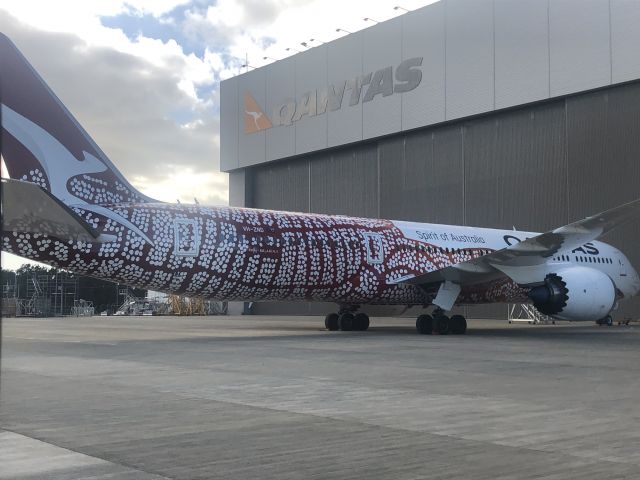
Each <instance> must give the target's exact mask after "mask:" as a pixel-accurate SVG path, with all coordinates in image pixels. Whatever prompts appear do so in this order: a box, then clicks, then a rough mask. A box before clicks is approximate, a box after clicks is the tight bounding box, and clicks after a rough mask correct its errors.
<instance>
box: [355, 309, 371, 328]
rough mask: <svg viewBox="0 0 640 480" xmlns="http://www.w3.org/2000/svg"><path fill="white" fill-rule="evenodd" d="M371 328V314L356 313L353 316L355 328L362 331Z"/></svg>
mask: <svg viewBox="0 0 640 480" xmlns="http://www.w3.org/2000/svg"><path fill="white" fill-rule="evenodd" d="M367 328H369V315H367V314H366V313H362V312H361V313H356V315H355V317H353V329H354V330H359V331H361V332H363V331H365V330H366V329H367Z"/></svg>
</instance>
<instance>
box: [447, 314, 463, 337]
mask: <svg viewBox="0 0 640 480" xmlns="http://www.w3.org/2000/svg"><path fill="white" fill-rule="evenodd" d="M449 329H450V330H451V333H453V334H454V335H464V334H465V333H466V332H467V319H466V318H464V317H463V316H462V315H453V316H452V317H451V318H450V319H449Z"/></svg>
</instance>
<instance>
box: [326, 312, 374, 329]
mask: <svg viewBox="0 0 640 480" xmlns="http://www.w3.org/2000/svg"><path fill="white" fill-rule="evenodd" d="M324 326H325V328H326V329H327V330H331V331H335V330H342V331H343V332H350V331H352V330H358V331H364V330H366V329H367V328H369V315H367V314H366V313H362V312H359V313H355V314H354V313H353V312H352V311H349V310H341V311H340V312H338V313H330V314H329V315H327V316H326V317H324Z"/></svg>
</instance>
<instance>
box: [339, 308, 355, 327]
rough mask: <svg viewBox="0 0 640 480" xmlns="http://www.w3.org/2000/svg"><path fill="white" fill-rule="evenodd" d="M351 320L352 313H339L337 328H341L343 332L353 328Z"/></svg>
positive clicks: (352, 318)
mask: <svg viewBox="0 0 640 480" xmlns="http://www.w3.org/2000/svg"><path fill="white" fill-rule="evenodd" d="M353 320H354V317H353V313H350V312H346V313H342V314H340V316H339V317H338V328H340V330H342V331H343V332H350V331H351V330H353Z"/></svg>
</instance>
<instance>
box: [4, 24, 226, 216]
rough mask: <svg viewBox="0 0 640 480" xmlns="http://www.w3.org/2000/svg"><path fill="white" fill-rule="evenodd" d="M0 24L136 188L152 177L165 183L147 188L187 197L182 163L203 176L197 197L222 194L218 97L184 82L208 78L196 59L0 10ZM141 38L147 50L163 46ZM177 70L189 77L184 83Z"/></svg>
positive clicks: (217, 198) (214, 199) (213, 199)
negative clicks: (62, 29) (118, 43)
mask: <svg viewBox="0 0 640 480" xmlns="http://www.w3.org/2000/svg"><path fill="white" fill-rule="evenodd" d="M0 30H2V31H3V32H5V33H6V34H7V35H8V36H9V37H10V38H11V39H12V40H13V41H14V43H15V44H16V45H17V46H18V48H19V49H20V50H21V51H22V53H23V54H24V55H25V56H26V57H27V59H28V60H29V61H30V62H31V63H32V65H33V66H34V67H35V68H36V70H37V71H38V72H39V73H40V74H41V75H42V76H43V78H44V79H45V81H46V82H47V83H48V84H49V86H50V87H51V88H52V89H53V91H54V92H55V93H56V94H57V95H58V97H59V98H60V99H61V100H62V102H63V103H64V104H65V105H66V106H67V107H68V108H69V110H70V111H71V112H72V113H73V114H74V116H76V118H77V119H78V121H79V122H80V123H81V124H82V125H83V126H84V128H85V129H86V130H87V131H88V132H89V133H90V135H91V136H92V137H93V138H94V140H96V143H98V145H100V147H101V148H102V149H103V150H104V151H105V153H106V154H107V156H109V158H110V159H111V160H112V161H113V163H114V164H115V165H116V166H117V167H118V168H119V169H120V170H121V171H122V172H123V174H124V175H125V176H126V177H128V178H129V179H131V180H132V183H134V184H135V178H144V179H145V182H144V184H141V185H140V187H141V188H142V189H143V190H144V189H145V188H151V186H152V185H153V183H154V182H155V183H158V184H162V185H164V186H165V187H169V188H170V190H166V188H165V189H164V190H158V189H155V188H154V189H153V191H154V192H156V193H162V192H165V195H166V196H167V198H166V200H170V201H174V200H175V198H176V197H177V198H181V199H182V200H183V201H189V202H191V201H192V199H193V194H192V191H191V190H192V189H191V188H190V186H189V184H187V183H185V182H180V181H177V179H179V178H180V175H181V174H182V172H183V171H191V172H197V173H198V174H205V175H204V177H202V178H207V179H208V180H209V182H210V188H209V189H206V188H204V186H203V188H202V190H201V192H200V197H199V200H200V201H201V203H215V204H221V203H226V202H227V195H228V194H227V188H226V174H223V173H219V165H220V162H219V151H220V148H219V129H220V128H219V117H218V113H217V109H216V107H215V105H214V103H216V102H217V98H218V97H217V95H214V94H213V93H212V92H210V93H209V98H205V99H201V98H198V97H197V95H196V94H195V92H194V91H191V92H190V91H189V88H188V85H192V84H194V83H195V84H198V83H200V84H206V83H211V82H208V81H207V76H206V73H205V72H203V71H202V70H203V68H202V67H201V66H199V65H198V63H197V62H194V61H193V59H190V57H189V56H185V55H184V54H182V53H181V51H179V49H177V50H174V52H173V53H171V49H164V50H163V51H164V54H163V55H158V54H155V55H152V56H153V57H154V61H153V62H151V61H147V60H145V59H143V58H140V57H137V56H134V55H132V54H128V53H122V52H119V51H117V50H113V49H109V48H107V47H100V46H90V45H88V44H87V43H86V42H84V41H83V40H81V39H80V38H79V37H77V36H75V35H73V34H68V33H57V32H45V31H41V30H36V29H33V28H30V27H27V26H25V25H24V24H22V23H20V22H18V21H17V20H16V19H14V18H12V17H11V16H10V15H8V14H7V13H6V12H2V11H0ZM147 41H148V42H149V43H150V44H149V45H148V46H146V47H145V48H147V49H148V50H150V51H153V50H154V48H163V47H162V46H157V45H156V46H154V45H153V42H159V43H161V42H160V41H153V40H147ZM174 48H175V47H174ZM159 59H161V60H159ZM185 78H186V79H191V82H193V83H191V84H189V82H187V87H185V84H184V80H185ZM145 193H147V192H145ZM160 199H161V200H162V199H164V198H160Z"/></svg>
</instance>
